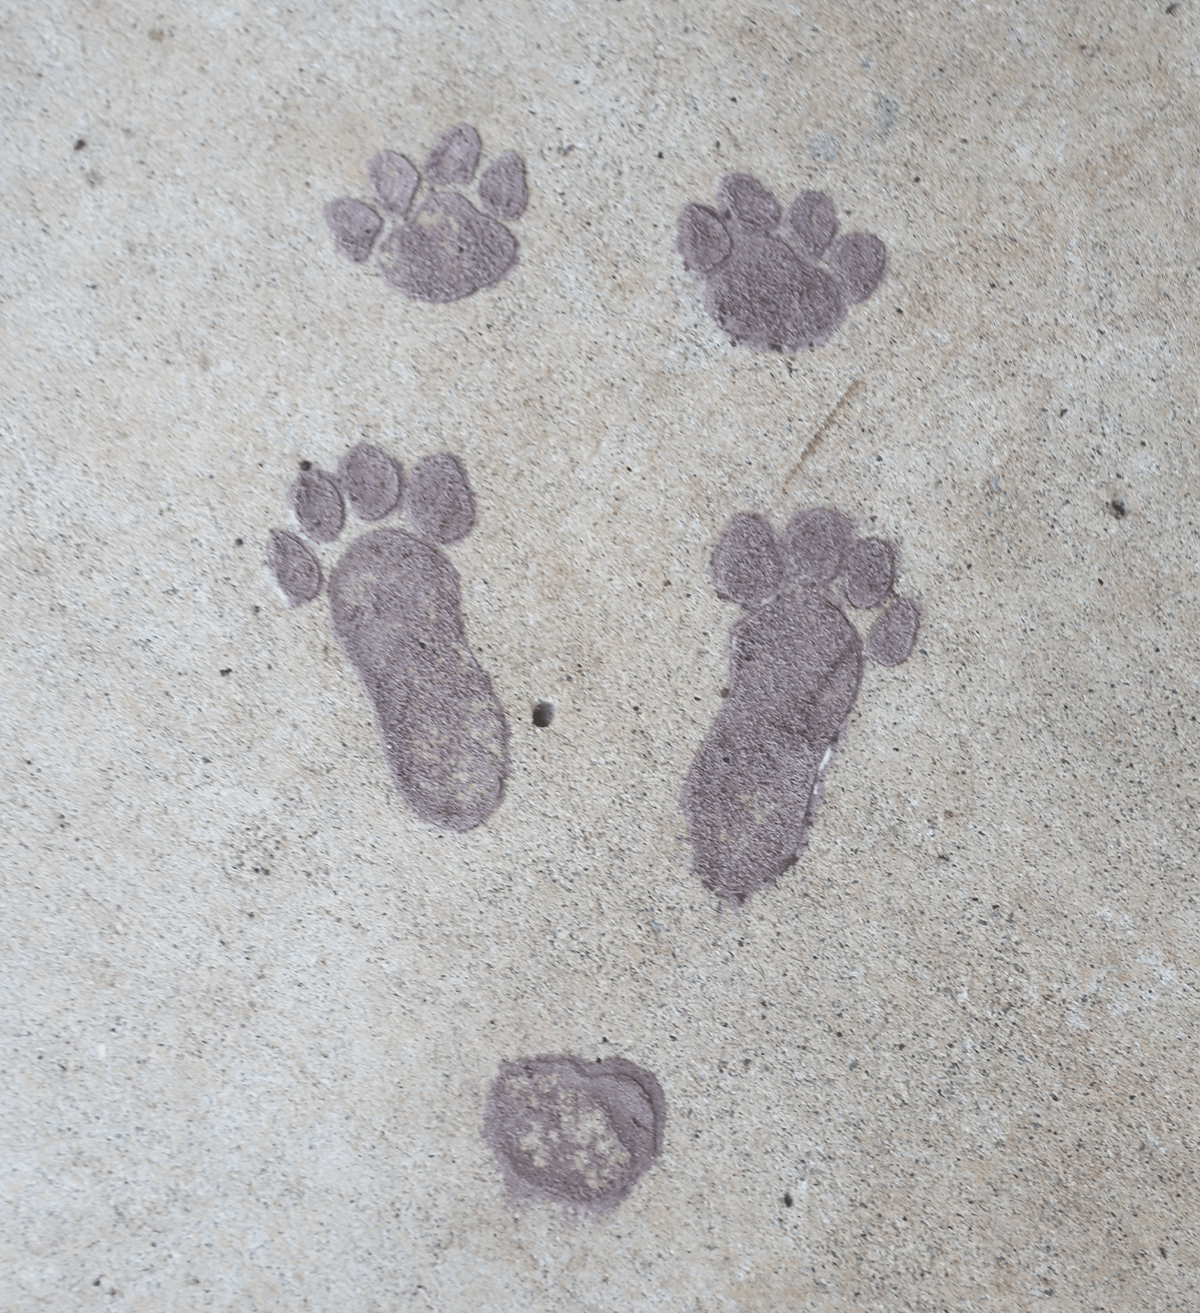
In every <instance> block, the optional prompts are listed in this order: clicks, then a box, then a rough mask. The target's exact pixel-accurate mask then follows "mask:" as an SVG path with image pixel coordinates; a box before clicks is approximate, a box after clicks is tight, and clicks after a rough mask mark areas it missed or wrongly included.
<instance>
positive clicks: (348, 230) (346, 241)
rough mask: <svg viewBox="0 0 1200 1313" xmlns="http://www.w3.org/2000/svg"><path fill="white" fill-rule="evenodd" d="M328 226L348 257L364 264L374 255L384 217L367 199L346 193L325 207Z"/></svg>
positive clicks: (335, 240)
mask: <svg viewBox="0 0 1200 1313" xmlns="http://www.w3.org/2000/svg"><path fill="white" fill-rule="evenodd" d="M325 225H326V227H327V228H328V229H329V232H330V235H331V236H332V238H333V242H334V245H335V246H336V247H337V248H338V250H339V251H341V253H342V254H343V255H344V256H345V257H346V259H347V260H353V261H354V263H355V264H362V263H363V261H364V260H365V259H366V258H367V256H368V255H370V254H371V247H372V246H374V245H375V238H376V237H378V236H379V230H380V228H382V227H383V220H382V219H381V218H380V217H379V215H377V214H376V213H375V211H374V210H373V209H371V207H370V206H369V205H367V204H365V203H364V202H363V201H356V200H354V199H352V198H351V197H349V196H343V197H342V199H341V200H338V201H330V202H329V204H328V205H327V206H326V207H325Z"/></svg>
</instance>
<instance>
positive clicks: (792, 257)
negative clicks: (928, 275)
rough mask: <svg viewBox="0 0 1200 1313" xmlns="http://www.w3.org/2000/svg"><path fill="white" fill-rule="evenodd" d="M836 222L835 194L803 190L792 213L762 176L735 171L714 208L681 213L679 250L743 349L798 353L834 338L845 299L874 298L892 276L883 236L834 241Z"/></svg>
mask: <svg viewBox="0 0 1200 1313" xmlns="http://www.w3.org/2000/svg"><path fill="white" fill-rule="evenodd" d="M781 218H782V219H783V224H782V226H781V225H780V219H781ZM837 226H838V225H837V216H836V214H835V213H834V208H833V202H832V201H831V200H830V199H829V197H828V196H823V195H822V194H821V193H820V192H815V191H807V192H803V193H802V194H801V195H799V196H797V197H796V199H795V200H794V201H793V202H792V203H791V205H790V206H789V207H788V211H787V214H786V215H783V214H782V211H781V210H780V206H779V202H778V201H777V200H776V199H775V197H774V196H772V195H771V193H770V192H769V191H767V189H766V188H765V187H764V186H763V185H762V183H760V182H759V181H758V179H757V178H752V177H750V176H749V175H748V174H745V173H731V174H730V175H729V176H728V177H726V178H724V179H723V180H722V182H721V185H720V187H718V188H717V208H716V209H715V210H714V209H710V208H709V207H708V206H707V205H685V206H684V207H683V209H682V210H681V211H680V214H679V224H678V233H677V236H676V240H675V249H676V250H677V251H678V252H679V254H680V255H681V256H682V258H683V264H684V268H685V269H688V270H690V271H691V272H692V273H693V274H695V275H696V276H697V277H699V278H700V279H701V281H702V282H703V284H704V308H705V310H706V311H707V312H708V314H709V316H710V317H711V318H712V320H713V322H714V323H716V325H717V327H718V328H720V329H721V330H722V331H723V332H725V333H727V334H728V336H729V340H730V341H731V342H732V343H733V344H734V346H739V345H745V346H748V347H753V348H754V349H755V350H756V351H780V352H783V353H784V354H785V355H790V354H791V353H792V352H793V351H798V350H799V349H800V348H801V347H807V348H809V349H810V350H811V349H813V348H815V347H819V346H821V345H822V343H824V342H827V341H828V340H829V338H830V337H832V336H833V333H834V331H835V330H836V329H837V327H838V325H839V324H841V322H842V320H843V319H845V317H846V302H847V301H865V300H866V299H867V297H868V296H870V295H871V293H872V292H873V291H874V290H875V288H876V287H877V286H878V285H879V280H880V279H881V278H882V277H883V266H884V263H885V258H886V252H885V250H884V245H883V243H882V242H881V241H880V240H879V238H878V237H875V236H872V235H871V234H870V233H849V234H847V235H845V236H843V237H839V238H837V240H836V241H835V240H834V234H835V233H836V232H837ZM822 260H823V261H824V267H822V266H821V264H820V263H819V262H820V261H822Z"/></svg>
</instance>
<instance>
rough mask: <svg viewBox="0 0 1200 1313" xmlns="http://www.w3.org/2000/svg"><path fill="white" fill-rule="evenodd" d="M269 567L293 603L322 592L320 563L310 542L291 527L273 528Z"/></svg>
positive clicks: (304, 600) (268, 558) (269, 548)
mask: <svg viewBox="0 0 1200 1313" xmlns="http://www.w3.org/2000/svg"><path fill="white" fill-rule="evenodd" d="M267 566H268V568H269V569H270V571H271V573H272V574H273V575H274V576H275V582H276V583H277V584H278V585H279V587H280V589H281V590H282V592H283V595H284V597H286V598H287V600H288V601H289V602H290V603H291V604H292V606H299V605H300V604H301V603H302V602H311V601H312V600H313V598H314V597H316V595H317V594H318V593H319V592H320V591H321V564H320V562H319V561H318V560H317V558H316V557H315V556H314V555H313V553H312V549H311V548H310V547H309V546H308V544H307V543H306V542H304V541H303V539H301V538H298V537H297V536H296V535H295V534H294V533H289V532H288V530H287V529H272V530H271V536H270V537H269V538H268V539H267Z"/></svg>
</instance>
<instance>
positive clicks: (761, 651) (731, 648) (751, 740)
mask: <svg viewBox="0 0 1200 1313" xmlns="http://www.w3.org/2000/svg"><path fill="white" fill-rule="evenodd" d="M853 538H854V534H853V530H852V529H851V527H850V523H849V521H848V520H847V519H846V518H845V517H844V516H842V515H839V514H838V512H837V511H831V510H808V511H800V512H798V513H797V514H796V515H793V516H792V519H791V521H790V522H789V523H788V526H787V528H786V529H785V530H784V532H783V533H782V534H781V535H780V537H779V538H778V539H777V538H776V536H775V533H774V532H773V530H772V529H771V526H770V525H769V524H768V523H767V521H766V520H765V519H763V518H762V516H760V515H737V516H734V518H733V519H732V520H731V521H730V522H729V524H728V525H727V526H726V528H725V531H724V533H722V535H721V537H720V539H719V540H718V542H717V545H716V548H715V549H714V551H713V557H712V569H711V574H712V581H713V585H714V587H715V588H716V591H717V595H718V596H719V597H722V598H724V599H725V600H726V601H731V602H737V603H738V604H739V605H741V606H742V607H743V608H744V614H743V615H742V616H740V617H739V618H738V619H737V620H735V621H734V623H733V626H732V627H731V629H730V631H729V641H728V646H727V656H728V662H729V676H728V680H729V688H728V691H727V698H726V701H725V703H724V704H723V705H722V707H721V710H720V711H719V712H718V713H717V718H716V720H715V721H714V722H713V726H712V728H711V729H710V730H709V732H708V735H707V736H706V738H705V740H704V742H703V743H702V744H701V745H700V750H699V751H698V752H697V753H696V756H695V759H694V760H693V762H692V765H691V768H690V769H689V771H688V775H687V781H686V783H685V784H684V788H683V796H682V798H681V805H682V808H683V813H684V815H685V816H686V817H687V821H688V839H689V841H690V843H691V845H692V869H693V871H695V872H696V873H697V874H698V875H699V876H700V878H701V880H702V881H703V883H704V884H705V885H706V886H707V887H708V888H709V889H711V890H713V892H714V893H715V894H716V895H717V897H718V898H720V899H721V900H722V901H723V902H727V903H743V902H745V900H746V899H747V898H748V897H749V896H750V895H751V894H753V893H756V892H757V891H758V890H759V889H762V888H764V887H765V886H767V885H772V884H774V883H775V882H776V881H777V880H778V879H779V877H780V876H781V875H782V874H783V872H784V871H785V870H786V869H787V868H788V867H789V866H791V865H792V864H793V863H794V862H795V861H796V860H797V858H798V857H799V856H800V854H801V853H802V852H803V851H804V848H805V845H806V843H807V841H808V830H809V827H810V826H811V825H812V823H813V820H814V819H815V816H816V810H817V805H818V803H819V802H820V801H821V796H822V794H823V792H824V783H825V776H826V774H827V772H828V770H829V766H830V763H831V761H832V760H833V755H834V753H835V752H836V750H837V748H838V745H839V744H840V743H841V740H842V735H843V734H844V732H845V729H846V725H847V723H848V721H849V719H850V712H851V710H852V709H853V707H854V702H855V699H856V698H857V696H858V689H859V684H860V683H861V681H862V672H863V664H864V654H863V641H862V639H861V638H860V637H859V634H858V630H857V629H856V628H855V627H854V625H852V624H851V623H850V620H849V619H848V617H847V615H846V612H845V610H844V607H843V603H845V604H848V605H849V606H851V607H856V608H860V609H874V608H877V607H881V606H883V605H884V604H885V603H887V602H888V599H889V598H890V597H891V596H892V585H893V584H894V582H895V577H896V548H895V546H894V544H892V543H890V542H887V541H885V540H883V539H881V538H864V539H862V540H860V541H859V542H854V541H853ZM839 579H840V584H839V586H837V587H835V586H834V585H835V581H838V580H839ZM920 618H921V611H920V607H918V605H917V604H916V602H912V601H908V600H905V599H900V600H896V601H892V603H891V605H890V606H888V608H887V610H885V611H883V612H882V613H881V614H880V615H878V616H877V617H876V619H875V621H874V623H873V624H872V625H871V627H870V629H869V630H868V632H867V640H866V654H867V655H868V656H870V657H871V658H872V659H873V660H875V661H877V662H879V663H880V664H881V665H885V666H896V665H899V664H900V663H901V662H902V661H905V660H907V659H908V656H909V653H910V652H911V651H912V649H913V644H914V643H915V642H916V637H917V628H918V626H919V624H920Z"/></svg>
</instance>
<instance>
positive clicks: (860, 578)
mask: <svg viewBox="0 0 1200 1313" xmlns="http://www.w3.org/2000/svg"><path fill="white" fill-rule="evenodd" d="M895 581H896V549H895V547H894V546H892V544H891V543H889V542H885V541H884V540H883V539H882V538H864V539H862V541H861V542H857V543H855V544H854V547H853V549H852V550H851V552H850V558H849V560H848V561H847V562H846V600H847V601H848V602H849V603H850V605H851V606H856V607H858V608H859V609H860V610H866V609H868V608H870V607H873V606H880V605H881V604H882V603H883V602H884V601H885V600H886V598H887V596H888V594H889V593H890V592H891V591H892V584H893V583H895Z"/></svg>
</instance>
